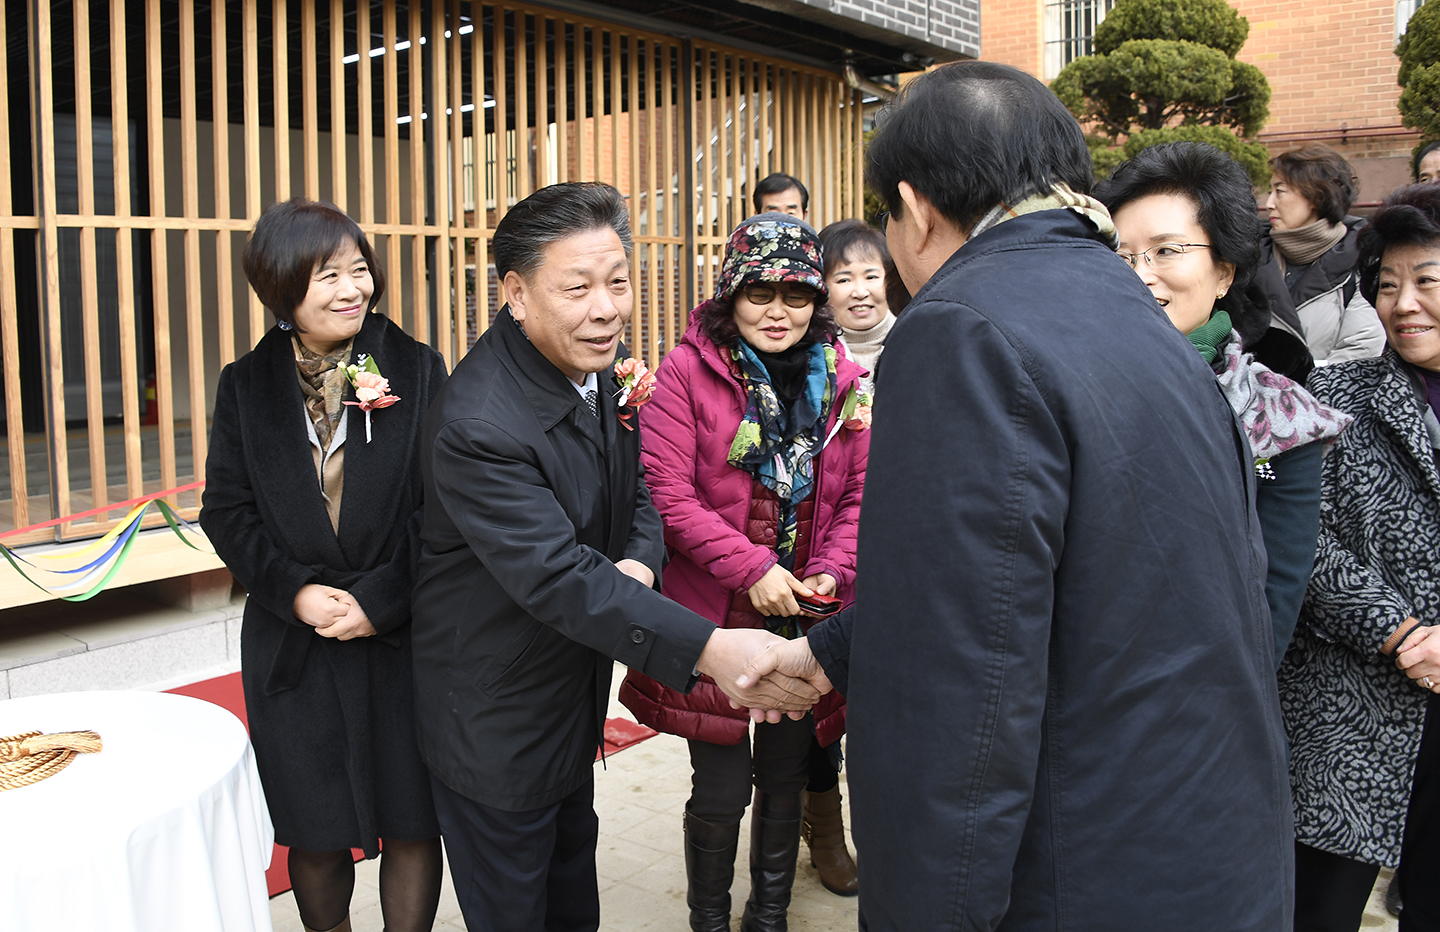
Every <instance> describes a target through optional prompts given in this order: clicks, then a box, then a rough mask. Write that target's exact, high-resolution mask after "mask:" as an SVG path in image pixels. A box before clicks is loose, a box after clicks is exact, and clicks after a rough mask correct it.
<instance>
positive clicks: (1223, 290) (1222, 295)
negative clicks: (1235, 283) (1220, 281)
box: [1215, 288, 1225, 301]
mask: <svg viewBox="0 0 1440 932" xmlns="http://www.w3.org/2000/svg"><path fill="white" fill-rule="evenodd" d="M1223 297H1225V289H1224V288H1221V289H1220V293H1219V294H1217V295H1216V296H1215V300H1216V301H1219V300H1220V299H1221V298H1223Z"/></svg>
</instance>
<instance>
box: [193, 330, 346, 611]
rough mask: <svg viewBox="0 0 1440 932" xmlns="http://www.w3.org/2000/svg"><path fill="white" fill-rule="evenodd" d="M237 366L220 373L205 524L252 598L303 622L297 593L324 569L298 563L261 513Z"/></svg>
mask: <svg viewBox="0 0 1440 932" xmlns="http://www.w3.org/2000/svg"><path fill="white" fill-rule="evenodd" d="M251 358H252V359H253V357H251ZM237 365H239V364H238V363H232V364H231V365H229V366H226V367H225V369H224V370H223V371H222V372H221V373H220V384H219V388H218V389H217V390H216V392H215V414H214V418H213V420H212V422H211V427H210V452H209V456H208V457H207V458H206V461H205V463H206V465H205V494H204V499H203V507H202V508H201V510H200V526H201V528H203V529H204V531H205V536H206V537H208V538H209V539H210V543H211V545H213V546H214V548H215V552H216V553H217V554H218V555H219V556H220V559H221V560H224V561H225V565H226V566H227V567H228V568H229V569H230V572H231V573H233V574H234V576H235V578H236V579H238V580H239V581H240V584H241V585H242V586H244V587H245V589H246V591H247V592H248V593H249V596H250V598H252V599H255V600H256V601H257V602H259V603H260V604H261V605H263V606H264V607H265V608H266V609H267V610H268V611H269V612H271V613H272V614H274V615H276V616H277V617H280V618H283V619H285V620H286V621H289V622H291V623H293V624H296V625H302V624H303V622H301V621H300V620H299V619H298V618H296V617H295V611H294V604H295V595H296V593H298V592H299V591H300V588H301V587H302V586H305V585H306V584H308V583H313V582H319V581H320V579H321V577H322V576H323V575H324V573H325V568H324V567H322V566H308V565H306V564H303V563H300V562H298V561H296V560H295V559H294V558H293V557H291V556H290V554H289V552H288V551H287V550H285V549H284V548H282V547H281V546H280V545H279V544H278V543H277V542H276V540H275V538H274V537H273V536H272V535H271V533H270V531H269V529H268V528H266V526H265V521H264V519H263V518H262V517H261V516H260V509H259V505H258V504H257V502H256V499H255V491H254V488H253V487H252V484H251V477H250V471H249V468H248V460H247V458H246V451H245V438H244V432H243V428H242V425H241V417H240V406H239V400H238V395H239V393H240V388H239V386H237V384H236V382H237V381H238V380H239V376H238V375H237V370H236V366H237ZM307 627H308V626H307Z"/></svg>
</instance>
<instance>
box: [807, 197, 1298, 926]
mask: <svg viewBox="0 0 1440 932" xmlns="http://www.w3.org/2000/svg"><path fill="white" fill-rule="evenodd" d="M882 378H883V380H884V387H883V390H881V391H880V392H879V393H878V395H877V398H878V406H877V408H876V411H875V415H874V418H875V420H874V423H875V427H874V430H875V435H874V438H873V442H872V446H871V450H872V453H871V462H870V470H869V474H868V478H867V486H866V490H865V501H864V505H863V506H862V509H861V516H860V541H859V557H858V562H859V567H860V573H859V579H858V582H857V602H856V607H855V612H854V615H853V637H852V639H851V641H850V645H849V651H848V657H849V669H848V682H847V683H846V687H845V688H846V689H848V690H849V692H848V693H847V697H848V699H849V708H850V739H849V740H850V743H849V748H848V751H849V754H848V757H849V759H850V762H851V773H850V787H851V790H852V799H853V805H854V834H855V844H856V848H857V850H858V851H860V852H861V860H860V865H861V868H860V869H861V879H860V911H861V927H862V928H865V929H871V930H886V932H890V930H894V932H901V930H904V932H914V930H919V929H924V930H927V932H934V930H942V929H966V930H970V929H1005V930H1037V932H1038V930H1046V932H1056V930H1097V932H1098V930H1102V929H1103V930H1106V932H1125V930H1136V932H1141V930H1144V932H1153V930H1156V929H1164V930H1166V932H1181V930H1191V929H1193V930H1197V932H1199V930H1205V932H1212V930H1216V929H1225V930H1227V932H1235V930H1266V932H1282V930H1289V929H1290V927H1291V922H1292V920H1291V907H1290V901H1291V898H1292V894H1291V884H1292V876H1293V875H1292V870H1293V868H1292V857H1293V830H1292V824H1291V813H1290V794H1289V788H1288V785H1287V775H1286V771H1285V754H1284V747H1283V739H1282V735H1281V727H1280V716H1279V708H1278V696H1277V693H1276V686H1275V677H1274V665H1273V635H1272V633H1271V628H1270V619H1269V612H1268V610H1267V608H1266V604H1265V593H1264V588H1263V585H1264V577H1265V556H1264V552H1263V549H1262V546H1261V543H1260V535H1259V532H1258V526H1257V525H1258V521H1257V518H1256V514H1255V510H1254V507H1253V501H1254V487H1253V486H1254V471H1253V467H1252V462H1251V459H1250V451H1249V447H1248V445H1247V444H1246V442H1245V440H1244V438H1243V436H1242V435H1241V433H1240V429H1239V426H1238V424H1237V422H1236V421H1235V419H1234V417H1233V415H1232V414H1231V411H1230V409H1229V407H1228V405H1227V404H1226V403H1225V401H1224V399H1223V398H1222V396H1221V394H1220V391H1219V388H1218V387H1217V385H1216V382H1215V376H1214V374H1213V373H1212V372H1211V371H1210V369H1209V368H1208V367H1207V366H1206V365H1205V363H1204V361H1203V360H1202V359H1201V358H1200V356H1199V354H1197V353H1196V352H1195V348H1194V347H1193V346H1192V345H1191V344H1190V343H1189V341H1187V340H1186V339H1185V337H1184V336H1183V335H1182V334H1180V332H1179V331H1177V330H1176V329H1175V327H1174V326H1173V325H1172V324H1171V323H1170V322H1169V320H1167V319H1166V318H1165V316H1164V314H1163V312H1162V311H1161V309H1160V308H1159V307H1158V306H1157V305H1156V303H1155V299H1154V298H1153V297H1152V296H1151V295H1150V292H1149V291H1148V290H1147V289H1146V288H1145V286H1144V285H1143V284H1142V283H1141V282H1140V280H1139V279H1138V278H1136V276H1135V274H1134V272H1132V271H1131V270H1130V269H1129V268H1127V267H1126V266H1125V264H1124V263H1123V262H1121V261H1120V260H1119V259H1118V258H1116V257H1115V256H1114V255H1113V254H1112V253H1110V252H1109V250H1108V249H1107V248H1106V247H1105V245H1103V244H1102V243H1101V242H1098V241H1097V239H1096V233H1095V231H1094V228H1093V227H1092V226H1091V225H1090V224H1089V223H1088V222H1087V221H1085V220H1084V219H1082V218H1081V217H1079V216H1078V215H1076V214H1073V213H1070V212H1067V211H1059V210H1056V211H1045V212H1041V213H1035V214H1028V215H1024V216H1021V217H1018V218H1016V219H1012V220H1009V221H1006V222H1004V223H1001V224H999V225H998V226H995V227H993V228H992V229H990V230H988V231H986V232H985V233H983V234H981V235H980V236H978V237H976V238H975V239H974V240H972V241H970V242H968V243H967V244H966V245H965V246H963V247H962V248H961V249H960V250H959V251H958V252H957V253H956V254H955V255H954V256H953V257H951V258H950V259H949V260H948V261H947V262H946V264H945V265H944V267H942V268H941V269H940V271H939V272H938V273H937V274H936V275H935V276H934V277H933V278H932V279H931V280H930V281H929V282H928V283H927V284H926V285H925V286H924V287H923V288H921V289H920V291H919V293H917V294H916V295H915V298H914V301H913V302H912V303H911V304H910V305H909V307H908V308H907V309H906V311H905V313H904V314H903V315H902V316H901V317H900V320H899V322H898V323H897V324H896V325H895V328H894V330H892V331H891V333H890V336H889V339H888V340H887V341H886V344H885V370H884V373H883V376H882ZM824 627H828V626H824V625H822V626H818V627H817V630H818V628H824ZM835 633H836V632H834V631H833V630H831V631H830V632H829V634H830V635H832V636H833V635H834V634H835ZM812 643H813V644H816V645H817V646H818V647H820V649H821V651H822V653H825V654H826V658H825V659H829V660H830V661H831V663H832V667H834V669H835V672H836V673H837V675H841V676H843V675H844V673H845V672H846V671H844V670H843V669H842V668H841V667H839V666H838V665H835V664H834V660H835V657H834V654H835V652H836V651H835V649H834V648H835V645H834V643H832V642H830V641H827V640H826V634H825V633H821V634H817V635H816V636H815V637H814V639H813V641H812ZM842 644H843V639H842ZM841 649H842V650H843V647H842V648H841Z"/></svg>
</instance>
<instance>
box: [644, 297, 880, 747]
mask: <svg viewBox="0 0 1440 932" xmlns="http://www.w3.org/2000/svg"><path fill="white" fill-rule="evenodd" d="M837 356H838V358H837V359H836V361H835V374H836V397H837V399H841V400H843V399H844V398H845V396H846V394H847V393H848V392H849V391H850V390H851V388H852V387H853V386H856V385H857V384H858V382H859V378H860V374H861V373H862V372H864V371H865V370H863V369H861V368H860V366H858V365H857V364H855V363H854V362H852V361H851V360H850V359H848V358H846V357H845V355H844V351H843V349H838V348H837ZM656 378H657V379H658V385H657V386H656V389H655V394H654V396H653V397H652V398H651V400H650V402H649V404H647V405H645V406H644V407H643V408H641V409H640V424H641V452H640V459H641V462H642V463H643V464H644V466H645V481H646V483H647V484H648V485H649V487H650V497H651V501H653V502H654V503H655V507H656V508H658V509H659V511H660V516H661V518H662V519H663V520H664V522H665V546H666V550H667V552H668V555H669V562H668V564H667V565H666V567H665V572H664V574H663V577H662V585H661V591H662V592H663V593H664V594H665V595H667V596H669V597H670V598H672V599H674V600H675V601H677V602H679V603H680V604H681V605H684V606H685V607H687V608H689V609H691V610H693V611H695V612H698V613H699V614H701V615H703V616H705V617H706V618H709V619H710V620H711V621H713V622H715V623H716V624H717V625H720V626H722V627H736V626H740V627H761V626H763V624H764V622H763V619H762V617H761V616H760V615H759V614H758V613H753V612H750V613H747V612H745V611H743V608H742V607H741V606H740V604H739V603H740V600H742V599H743V600H744V601H745V602H748V601H749V595H748V594H747V591H748V590H749V588H750V587H751V586H753V585H754V584H755V583H756V582H758V581H759V579H760V577H761V576H764V575H765V573H766V572H767V571H768V570H769V569H770V567H772V566H774V565H775V563H776V562H777V560H778V559H779V557H778V556H777V555H776V553H775V550H774V547H773V543H772V545H771V546H766V545H765V544H764V543H757V542H756V541H755V540H753V539H752V536H753V537H759V536H761V535H762V533H763V531H764V524H765V523H764V521H763V520H762V521H760V522H758V523H757V524H756V525H755V526H753V527H752V526H751V523H750V522H751V518H752V517H761V516H763V513H764V507H763V497H762V503H755V502H754V496H755V482H754V480H753V478H752V477H751V476H750V474H749V473H747V472H745V471H743V470H741V469H738V468H736V467H734V466H731V465H730V464H729V463H728V462H727V461H726V457H727V456H728V454H729V452H730V444H731V442H732V441H733V440H734V439H735V432H736V430H737V429H738V428H739V426H740V420H741V418H742V417H744V414H745V390H744V388H743V387H742V385H741V383H740V380H739V377H738V375H737V374H736V372H735V371H734V369H733V368H732V364H731V363H730V361H729V356H728V354H726V353H723V352H722V351H721V350H720V349H719V348H718V347H717V346H715V344H714V343H712V342H711V341H710V339H709V338H708V337H706V336H705V334H704V331H703V330H702V329H701V327H700V326H699V324H698V322H696V321H694V320H692V321H691V324H690V328H689V330H688V331H687V332H686V333H685V336H684V338H683V340H682V341H681V343H680V345H679V346H677V347H676V348H675V349H674V350H672V351H671V352H670V354H669V355H667V356H666V357H665V360H664V362H662V363H661V364H660V368H659V369H658V371H657V372H656ZM838 408H839V404H836V405H833V406H832V410H831V413H830V419H829V423H828V425H827V436H828V435H829V432H830V430H831V429H833V428H834V427H835V418H836V414H837V412H838ZM869 453H870V431H869V429H868V428H867V429H863V430H851V429H850V428H847V427H841V428H840V429H839V430H838V431H836V432H835V433H834V436H833V438H832V439H831V440H830V442H829V444H828V445H827V446H826V447H825V449H824V451H823V452H822V453H821V454H820V457H819V458H818V460H817V466H816V483H815V491H814V492H813V493H812V497H813V499H814V505H813V513H812V514H813V517H812V523H811V534H810V535H809V548H808V549H809V553H808V555H807V554H805V553H803V552H797V556H799V557H803V558H804V559H803V562H802V560H799V559H797V561H796V564H795V566H796V570H795V575H796V577H797V578H800V579H804V578H805V577H807V576H811V575H814V574H816V573H827V574H829V575H831V576H833V577H835V580H836V582H837V584H838V585H837V588H836V592H835V594H836V595H837V596H838V597H839V598H841V599H842V600H844V601H845V602H847V603H848V602H851V601H853V600H854V597H855V596H854V591H855V538H856V527H857V525H858V524H859V519H860V495H861V491H862V488H863V485H864V482H865V464H866V461H867V460H868V458H869ZM757 504H758V505H760V507H757ZM801 516H802V517H804V510H803V509H802V515H801ZM771 540H772V542H773V530H772V531H771ZM620 699H621V701H622V702H624V703H625V705H626V706H627V707H628V708H629V709H630V711H632V712H633V713H635V716H636V718H637V719H638V720H639V721H640V722H641V723H643V724H646V725H649V726H650V727H652V728H657V729H659V730H661V731H665V732H668V733H670V734H676V735H680V736H682V737H686V738H698V739H700V740H703V741H709V742H712V743H714V744H736V743H738V742H739V741H740V739H741V737H743V736H744V734H745V732H746V730H747V729H748V728H749V723H750V719H749V716H748V715H747V714H746V713H745V712H744V711H743V710H736V709H732V708H730V702H729V700H728V699H727V698H726V697H725V695H724V694H723V693H722V692H721V691H720V689H719V687H717V686H716V685H715V683H714V681H712V680H711V679H710V678H709V677H702V678H701V680H700V682H699V684H697V685H696V686H695V688H694V689H693V690H691V692H690V693H689V694H688V695H682V694H680V693H678V692H676V691H675V690H673V689H670V688H668V687H665V686H662V685H661V684H660V683H657V682H656V681H654V680H653V679H651V678H650V677H647V676H645V675H643V674H641V673H637V672H634V671H631V672H630V673H629V675H627V676H626V677H625V684H624V686H622V687H621V690H620ZM815 719H816V722H817V725H816V734H817V736H818V737H819V740H820V743H821V744H830V743H831V742H833V741H836V740H838V739H839V737H840V736H841V735H842V734H843V733H844V730H845V717H844V700H843V699H842V698H841V697H840V696H839V695H837V694H834V693H832V694H830V695H828V696H825V697H824V698H823V699H822V700H821V702H820V704H819V705H817V706H816V707H815Z"/></svg>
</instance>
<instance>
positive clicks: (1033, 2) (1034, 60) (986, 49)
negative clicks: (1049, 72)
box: [980, 0, 1045, 77]
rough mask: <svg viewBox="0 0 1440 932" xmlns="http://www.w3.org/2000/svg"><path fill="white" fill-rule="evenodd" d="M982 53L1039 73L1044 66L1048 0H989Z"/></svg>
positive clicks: (982, 24)
mask: <svg viewBox="0 0 1440 932" xmlns="http://www.w3.org/2000/svg"><path fill="white" fill-rule="evenodd" d="M980 57H981V58H983V59H985V60H986V61H997V62H1003V63H1004V64H1007V65H1014V66H1015V67H1016V68H1020V69H1022V70H1024V71H1027V72H1029V73H1030V74H1033V75H1036V76H1037V77H1043V73H1044V68H1045V0H986V2H985V9H984V15H983V16H981V18H980Z"/></svg>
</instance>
